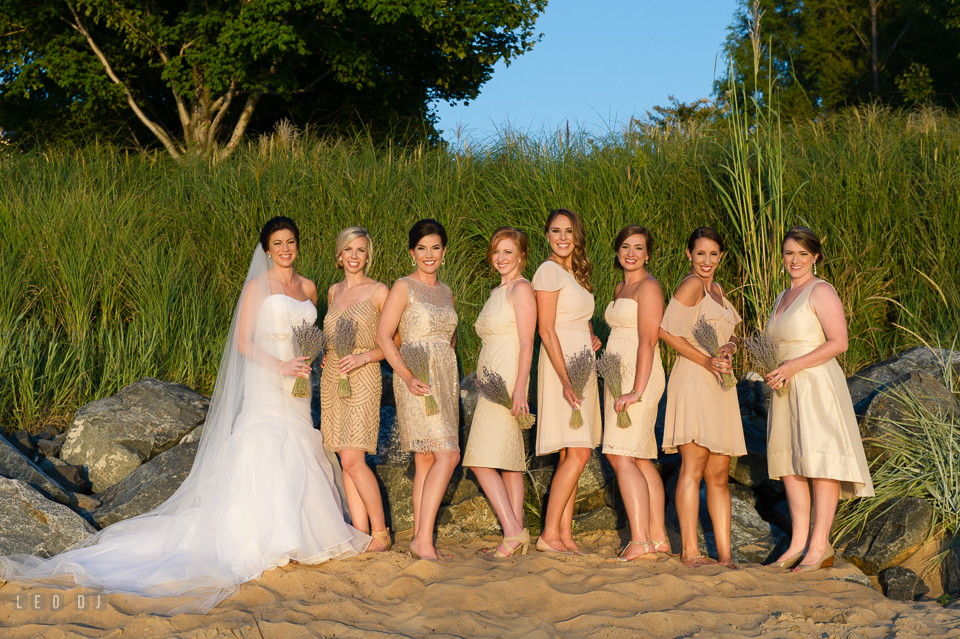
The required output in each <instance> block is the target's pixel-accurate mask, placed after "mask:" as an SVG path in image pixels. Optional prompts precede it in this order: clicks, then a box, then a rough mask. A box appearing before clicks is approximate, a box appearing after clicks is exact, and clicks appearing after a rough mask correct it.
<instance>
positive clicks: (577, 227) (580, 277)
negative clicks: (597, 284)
mask: <svg viewBox="0 0 960 639" xmlns="http://www.w3.org/2000/svg"><path fill="white" fill-rule="evenodd" d="M561 215H566V216H567V219H569V220H570V226H571V227H572V228H573V254H572V255H571V256H570V266H571V269H570V270H571V271H572V272H573V277H574V279H576V280H577V283H578V284H579V285H580V286H582V287H583V288H585V289H587V290H588V291H590V292H591V293H592V292H593V286H592V285H591V284H590V273H591V272H592V271H593V266H592V265H591V264H590V259H589V258H588V257H587V234H586V232H585V231H584V230H583V223H582V222H581V221H580V217H579V216H578V215H577V214H576V213H574V212H573V211H571V210H570V209H553V210H552V211H550V215H548V216H547V223H546V224H544V225H543V233H544V235H546V234H547V233H549V232H550V224H552V223H553V221H554V220H555V219H557V218H558V217H560V216H561Z"/></svg>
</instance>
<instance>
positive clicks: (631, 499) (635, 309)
mask: <svg viewBox="0 0 960 639" xmlns="http://www.w3.org/2000/svg"><path fill="white" fill-rule="evenodd" d="M613 250H614V251H615V252H616V257H614V258H613V266H614V268H616V269H619V270H620V271H623V281H622V282H620V283H619V284H617V287H616V288H615V289H614V295H613V301H612V302H610V304H609V305H608V306H607V310H606V312H605V313H604V318H605V319H606V321H607V324H608V325H609V326H610V339H609V341H608V342H607V351H608V352H610V353H616V354H617V355H619V356H620V361H621V363H622V365H623V390H626V389H629V390H627V392H626V393H625V394H623V395H621V396H620V397H613V396H612V395H611V394H610V391H609V390H605V391H604V392H605V393H606V398H605V401H604V429H603V454H604V455H606V457H607V461H609V462H610V465H611V466H613V471H614V473H616V475H617V484H619V486H620V495H621V496H622V497H623V503H624V507H625V509H626V511H627V519H628V520H629V521H630V541H629V542H628V543H627V545H626V546H625V547H624V549H623V552H621V553H620V557H618V559H619V560H620V561H631V560H633V559H638V558H644V559H651V558H655V553H669V552H670V544H669V542H668V541H667V531H666V528H665V526H664V506H665V503H666V498H665V496H664V492H663V480H661V479H660V473H659V472H658V471H657V468H656V467H655V466H654V465H653V461H652V460H654V459H656V458H657V438H656V436H655V435H654V432H653V427H654V425H655V424H656V421H657V407H658V406H659V402H660V396H661V395H663V388H664V383H665V380H664V375H663V364H662V363H661V362H660V347H659V346H658V345H657V340H658V339H659V332H660V321H661V320H662V319H663V289H661V288H660V282H658V281H657V280H656V278H654V277H653V276H652V275H651V274H650V273H649V272H647V269H646V264H647V262H649V261H650V253H651V252H652V251H653V236H652V235H651V233H650V231H649V230H647V229H646V228H645V227H643V226H638V225H636V224H631V225H629V226H627V227H625V228H624V229H623V230H622V231H620V232H619V233H617V237H616V238H615V239H614V241H613ZM624 411H626V412H627V414H628V415H629V416H630V421H631V425H630V426H629V427H628V428H620V427H618V426H617V413H622V412H624Z"/></svg>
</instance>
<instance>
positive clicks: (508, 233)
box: [487, 226, 530, 273]
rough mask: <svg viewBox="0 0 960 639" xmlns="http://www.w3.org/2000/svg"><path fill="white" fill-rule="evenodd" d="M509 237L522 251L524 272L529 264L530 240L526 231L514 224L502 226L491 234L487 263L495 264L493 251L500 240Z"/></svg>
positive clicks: (521, 262)
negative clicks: (513, 225) (516, 227)
mask: <svg viewBox="0 0 960 639" xmlns="http://www.w3.org/2000/svg"><path fill="white" fill-rule="evenodd" d="M507 239H509V240H513V243H514V244H516V245H517V250H518V251H520V272H521V273H522V272H523V269H524V268H525V267H526V265H527V253H528V251H529V247H530V240H529V238H528V237H527V234H526V233H524V232H523V231H521V230H520V229H515V228H513V227H512V226H501V227H500V228H498V229H497V230H496V231H494V232H493V235H492V236H490V244H488V245H487V263H489V264H490V266H493V252H494V251H495V250H497V247H498V246H499V245H500V242H502V241H503V240H507Z"/></svg>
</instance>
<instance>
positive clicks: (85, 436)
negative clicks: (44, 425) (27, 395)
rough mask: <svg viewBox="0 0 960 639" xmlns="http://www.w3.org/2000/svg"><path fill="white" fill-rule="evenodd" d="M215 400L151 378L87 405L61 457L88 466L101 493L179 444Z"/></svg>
mask: <svg viewBox="0 0 960 639" xmlns="http://www.w3.org/2000/svg"><path fill="white" fill-rule="evenodd" d="M209 403H210V402H209V400H208V399H206V398H205V397H202V396H201V395H198V394H197V393H195V392H193V391H192V390H190V389H189V388H187V387H186V386H184V385H182V384H174V383H164V382H160V381H158V380H155V379H152V378H149V377H146V378H144V379H142V380H140V381H139V382H136V383H134V384H130V385H129V386H125V387H124V388H122V389H121V390H120V392H119V393H117V394H116V395H113V396H112V397H107V398H105V399H100V400H97V401H95V402H91V403H89V404H87V405H85V406H82V407H81V408H80V409H79V410H78V411H77V414H76V415H75V416H74V419H73V424H72V425H71V426H70V430H69V431H68V432H67V439H66V441H65V442H64V444H63V448H62V449H61V451H60V458H61V459H62V460H63V461H65V462H67V463H70V464H76V465H78V466H84V467H85V468H86V469H87V476H88V477H89V479H90V481H91V483H92V484H93V490H94V492H100V491H102V490H105V489H106V488H108V487H109V486H112V485H113V484H115V483H117V482H118V481H120V480H121V479H123V478H124V477H126V476H127V475H129V474H130V473H131V472H132V471H133V470H134V469H135V468H137V467H138V466H139V465H140V464H142V463H143V462H145V461H149V460H150V459H153V458H154V457H156V456H157V455H159V454H160V453H162V452H163V451H165V450H168V449H170V448H172V447H173V446H175V445H176V444H177V443H178V442H179V441H180V439H181V438H182V437H183V436H184V435H186V434H187V433H188V432H190V431H191V430H193V429H194V428H195V427H196V426H197V425H198V424H200V423H201V422H202V421H203V420H204V419H205V417H206V414H207V408H208V406H209Z"/></svg>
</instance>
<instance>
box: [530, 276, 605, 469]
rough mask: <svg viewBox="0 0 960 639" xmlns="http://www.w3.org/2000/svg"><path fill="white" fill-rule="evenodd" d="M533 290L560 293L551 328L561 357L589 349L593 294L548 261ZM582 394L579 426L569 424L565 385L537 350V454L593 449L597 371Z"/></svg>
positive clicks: (595, 441)
mask: <svg viewBox="0 0 960 639" xmlns="http://www.w3.org/2000/svg"><path fill="white" fill-rule="evenodd" d="M533 288H534V290H536V291H560V296H559V298H558V299H557V319H556V325H555V326H556V331H557V337H558V338H559V339H560V348H561V350H562V351H563V356H564V357H565V358H569V357H570V356H571V355H575V354H576V353H578V352H580V351H581V350H583V349H584V348H586V349H588V350H589V351H590V352H591V353H592V352H593V346H592V345H591V343H590V318H591V317H593V310H594V301H593V294H592V293H591V292H590V291H588V290H587V289H585V288H583V287H582V286H580V284H579V283H578V282H577V280H576V278H574V276H573V274H572V273H569V272H567V271H566V270H565V269H564V268H563V267H562V266H560V265H559V264H557V263H556V262H554V261H551V260H547V261H546V262H544V263H543V264H541V265H540V268H538V269H537V272H536V273H535V274H534V276H533ZM583 395H584V397H585V399H584V400H583V403H582V404H581V405H580V413H581V414H582V415H583V426H581V427H580V428H570V415H571V414H572V413H573V407H572V406H570V403H569V402H568V401H567V400H566V398H564V396H563V385H562V384H561V383H560V378H559V377H558V376H557V371H556V370H554V368H553V364H552V363H551V362H550V357H549V356H548V355H547V351H546V350H544V349H543V348H541V349H540V356H539V359H538V361H537V455H549V454H550V453H555V452H557V451H559V450H560V449H561V448H596V447H597V446H599V445H600V435H601V430H602V424H601V422H600V392H599V390H598V386H597V376H596V374H595V373H594V374H593V375H591V377H590V381H589V382H588V383H587V387H586V388H585V389H584V391H583Z"/></svg>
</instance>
